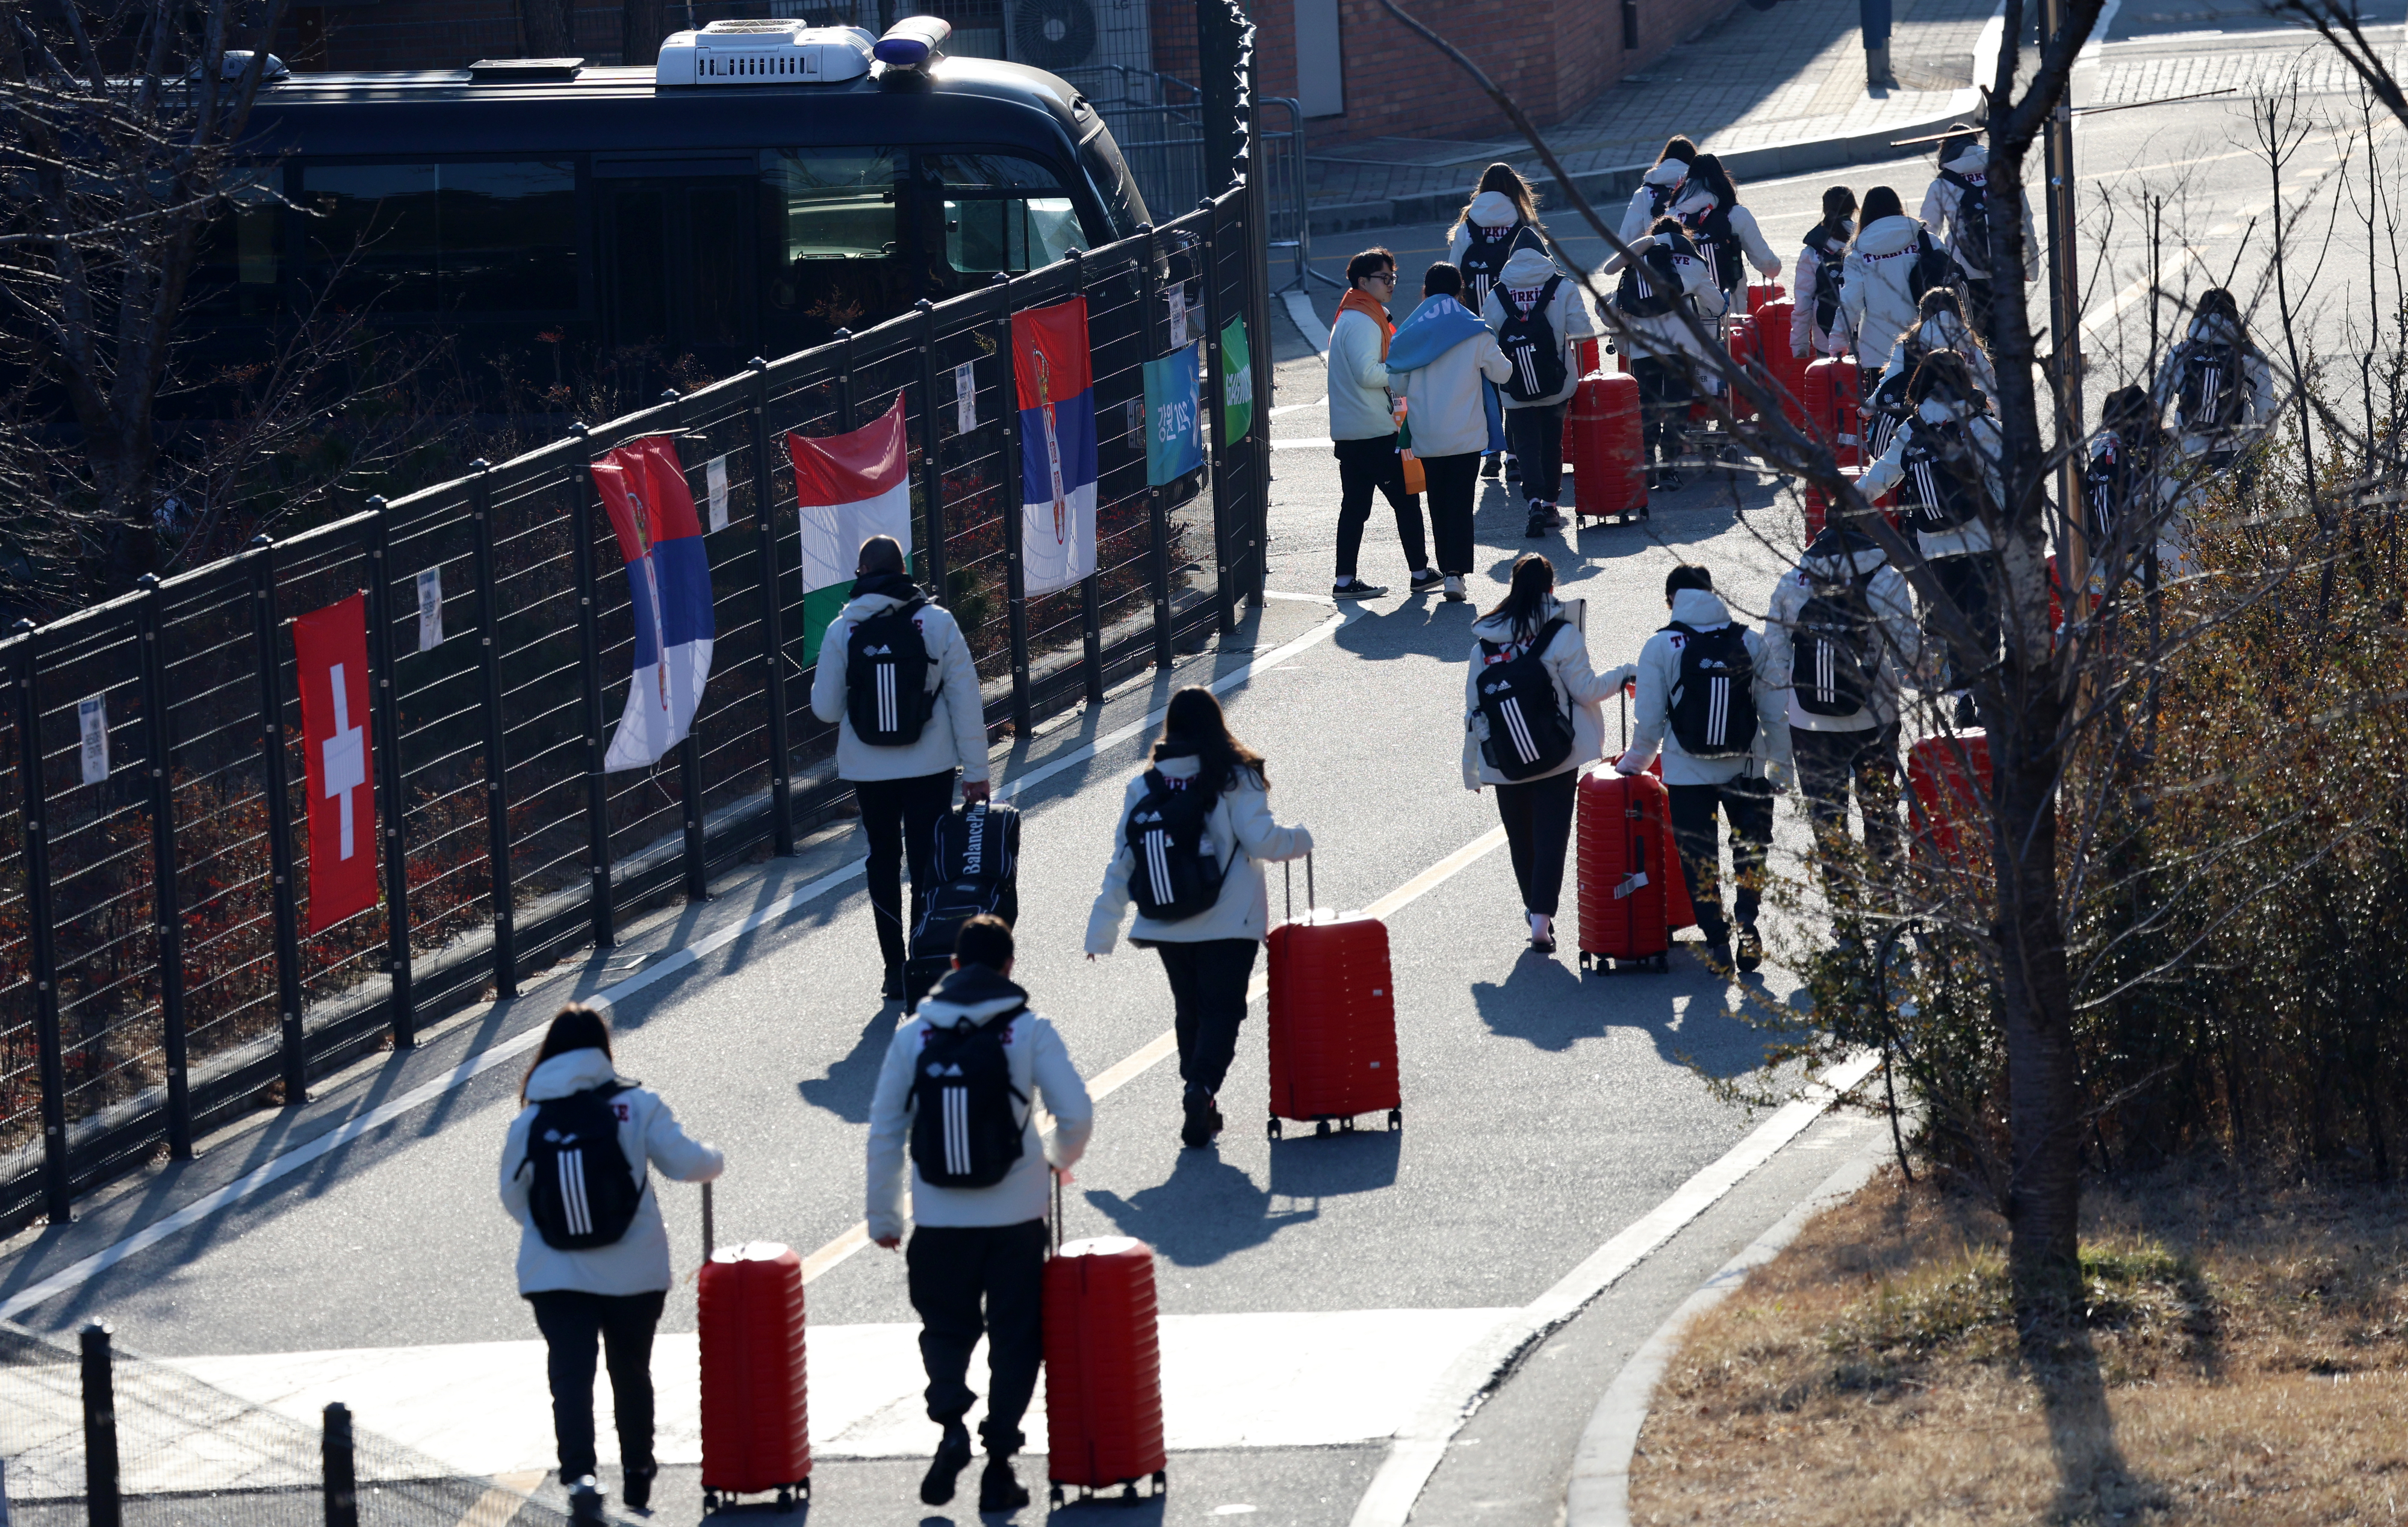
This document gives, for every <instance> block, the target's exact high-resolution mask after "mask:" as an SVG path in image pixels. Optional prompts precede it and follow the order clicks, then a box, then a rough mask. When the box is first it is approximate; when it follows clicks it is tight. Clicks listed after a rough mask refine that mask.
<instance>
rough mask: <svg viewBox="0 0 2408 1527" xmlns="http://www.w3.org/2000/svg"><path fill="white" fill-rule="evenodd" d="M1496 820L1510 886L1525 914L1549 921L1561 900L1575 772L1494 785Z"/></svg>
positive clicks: (1576, 788)
mask: <svg viewBox="0 0 2408 1527" xmlns="http://www.w3.org/2000/svg"><path fill="white" fill-rule="evenodd" d="M1491 788H1492V789H1494V790H1495V791H1496V792H1497V815H1498V819H1499V820H1501V821H1503V822H1504V823H1505V847H1506V849H1508V850H1509V851H1511V852H1512V855H1513V883H1514V884H1516V885H1518V886H1520V887H1521V888H1522V906H1523V909H1524V910H1525V911H1530V912H1543V913H1545V914H1546V915H1547V916H1549V917H1554V916H1555V907H1556V906H1557V905H1558V904H1559V903H1560V902H1561V901H1562V900H1563V893H1564V855H1565V853H1566V852H1567V851H1569V849H1570V846H1571V840H1572V799H1573V796H1574V794H1575V793H1576V792H1578V791H1579V789H1580V770H1578V769H1566V770H1565V771H1564V772H1563V773H1561V774H1551V775H1549V776H1547V777H1546V778H1544V779H1529V780H1525V781H1524V782H1522V783H1521V784H1518V785H1496V786H1493V787H1491Z"/></svg>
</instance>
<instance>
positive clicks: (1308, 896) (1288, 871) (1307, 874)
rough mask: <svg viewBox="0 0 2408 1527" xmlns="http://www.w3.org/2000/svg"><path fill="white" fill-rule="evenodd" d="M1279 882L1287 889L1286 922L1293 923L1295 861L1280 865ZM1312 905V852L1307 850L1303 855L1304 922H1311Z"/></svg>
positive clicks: (1294, 911)
mask: <svg viewBox="0 0 2408 1527" xmlns="http://www.w3.org/2000/svg"><path fill="white" fill-rule="evenodd" d="M1280 880H1281V882H1282V883H1283V885H1284V886H1285V887H1286V889H1287V920H1288V921H1290V922H1294V921H1295V920H1296V861H1295V860H1293V859H1291V860H1288V861H1286V862H1285V863H1283V864H1281V865H1280ZM1314 905H1315V903H1314V897H1313V892H1312V850H1311V849H1306V850H1305V854H1304V920H1305V921H1307V922H1311V921H1312V908H1313V906H1314Z"/></svg>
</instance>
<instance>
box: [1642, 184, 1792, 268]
mask: <svg viewBox="0 0 2408 1527" xmlns="http://www.w3.org/2000/svg"><path fill="white" fill-rule="evenodd" d="M1716 199H1717V198H1716V197H1715V195H1714V193H1713V191H1712V190H1710V189H1709V188H1707V187H1706V186H1703V185H1697V186H1691V187H1689V188H1688V189H1687V190H1685V191H1684V192H1683V193H1682V194H1681V196H1680V198H1679V199H1678V200H1677V201H1675V202H1674V203H1673V204H1672V215H1673V216H1674V217H1677V218H1679V219H1681V220H1682V221H1684V222H1686V221H1689V220H1691V219H1693V218H1696V217H1699V216H1702V215H1703V214H1704V213H1706V212H1708V211H1709V210H1711V209H1712V208H1713V205H1714V202H1715V201H1716ZM1730 230H1731V235H1732V236H1733V237H1735V238H1737V239H1738V240H1739V248H1740V259H1741V264H1742V268H1741V269H1739V270H1721V271H1716V272H1715V273H1714V276H1715V283H1716V284H1717V285H1718V286H1720V287H1721V288H1722V289H1723V290H1724V291H1726V292H1728V291H1731V290H1733V289H1735V288H1737V287H1740V286H1742V285H1744V284H1745V283H1746V280H1747V271H1746V269H1745V268H1744V267H1745V266H1747V265H1749V264H1753V265H1755V266H1756V270H1757V271H1758V272H1760V273H1761V274H1763V275H1766V276H1778V275H1780V274H1781V256H1779V255H1777V254H1775V253H1773V252H1772V246H1771V245H1770V244H1768V243H1766V242H1765V241H1764V230H1763V229H1761V228H1758V227H1757V226H1756V214H1755V213H1753V212H1751V211H1749V210H1748V209H1747V208H1746V207H1742V206H1740V205H1739V204H1738V203H1737V202H1733V203H1732V204H1731V209H1730ZM1690 236H1691V237H1692V238H1696V237H1697V236H1698V235H1695V234H1692V235H1690ZM1625 242H1626V243H1627V242H1628V241H1627V240H1625ZM1699 252H1701V253H1702V252H1704V251H1703V250H1700V251H1699Z"/></svg>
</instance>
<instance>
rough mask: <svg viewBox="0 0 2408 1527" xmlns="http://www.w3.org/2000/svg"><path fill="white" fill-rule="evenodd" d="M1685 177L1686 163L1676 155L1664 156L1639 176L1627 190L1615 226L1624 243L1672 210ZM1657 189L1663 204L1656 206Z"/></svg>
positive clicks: (1637, 240) (1638, 237)
mask: <svg viewBox="0 0 2408 1527" xmlns="http://www.w3.org/2000/svg"><path fill="white" fill-rule="evenodd" d="M1687 178H1689V166H1688V165H1686V164H1682V163H1681V162H1680V161H1679V160H1677V159H1667V160H1665V161H1664V162H1663V163H1662V164H1657V165H1656V166H1655V167H1654V168H1652V169H1650V170H1649V171H1648V172H1647V173H1646V174H1645V175H1643V176H1641V177H1640V178H1639V189H1638V190H1636V191H1634V192H1632V193H1630V205H1629V206H1628V207H1624V208H1623V209H1622V227H1621V228H1620V229H1619V230H1618V231H1619V232H1620V233H1621V235H1622V241H1623V242H1624V243H1625V244H1636V243H1638V242H1639V239H1640V235H1642V234H1644V233H1646V232H1647V231H1648V230H1649V229H1651V228H1653V227H1655V226H1656V219H1657V218H1660V217H1663V216H1665V215H1667V214H1668V213H1670V211H1671V210H1672V203H1673V202H1675V201H1677V200H1678V199H1679V198H1680V194H1681V182H1682V181H1684V180H1685V179H1687ZM1657 193H1662V195H1661V197H1660V200H1661V201H1662V203H1663V205H1662V207H1660V208H1659V207H1657V206H1656V203H1657V201H1658V200H1659V197H1658V194H1657Z"/></svg>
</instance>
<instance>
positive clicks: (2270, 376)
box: [2154, 314, 2276, 456]
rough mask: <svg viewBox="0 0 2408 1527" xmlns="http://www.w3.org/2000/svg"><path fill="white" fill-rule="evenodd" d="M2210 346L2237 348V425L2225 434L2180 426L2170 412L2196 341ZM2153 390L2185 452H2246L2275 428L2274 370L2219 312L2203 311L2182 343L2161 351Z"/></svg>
mask: <svg viewBox="0 0 2408 1527" xmlns="http://www.w3.org/2000/svg"><path fill="white" fill-rule="evenodd" d="M2215 344H2222V345H2235V346H2238V347H2239V348H2240V350H2241V371H2242V389H2241V423H2240V425H2239V427H2238V428H2236V429H2234V430H2233V431H2232V432H2231V433H2230V434H2229V435H2214V434H2208V433H2204V432H2193V431H2190V430H2186V429H2184V428H2183V427H2182V420H2181V418H2180V416H2179V414H2178V413H2176V412H2175V409H2176V406H2177V405H2178V404H2180V403H2181V401H2182V384H2183V368H2184V367H2185V366H2186V365H2187V364H2189V363H2190V358H2191V355H2192V353H2193V352H2194V351H2195V350H2198V349H2199V348H2200V346H2201V345H2215ZM2154 394H2155V396H2156V397H2157V407H2159V408H2162V409H2164V410H2166V411H2167V413H2168V416H2169V417H2168V418H2167V420H2166V422H2167V423H2168V424H2169V425H2170V426H2171V427H2172V429H2173V430H2174V438H2175V440H2176V441H2177V442H2178V443H2179V444H2180V445H2181V447H2182V451H2183V454H2184V455H2186V456H2196V455H2199V454H2200V453H2201V452H2203V451H2209V450H2247V449H2248V448H2249V447H2251V446H2254V445H2256V444H2257V442H2258V441H2260V440H2262V439H2264V438H2265V437H2266V432H2267V431H2269V430H2271V429H2272V428H2273V426H2274V410H2275V407H2276V400H2275V397H2274V368H2273V367H2272V365H2270V364H2267V361H2266V357H2265V354H2264V352H2262V351H2260V350H2258V349H2257V347H2256V346H2254V345H2252V344H2250V343H2249V342H2248V336H2247V335H2243V334H2242V333H2241V332H2240V331H2239V330H2238V329H2236V328H2235V327H2234V326H2233V324H2232V321H2230V320H2229V319H2227V318H2224V317H2222V316H2221V315H2216V314H2202V315H2200V317H2197V318H2194V319H2192V320H2191V321H2190V332H2189V333H2188V334H2187V335H2184V336H2183V340H2182V343H2180V344H2178V345H2176V346H2174V348H2173V349H2172V350H2169V351H2167V352H2166V364H2164V365H2163V366H2161V367H2159V368H2158V371H2157V387H2156V388H2155V389H2154Z"/></svg>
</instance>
